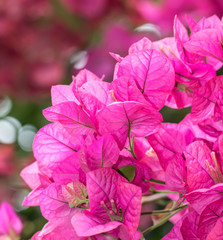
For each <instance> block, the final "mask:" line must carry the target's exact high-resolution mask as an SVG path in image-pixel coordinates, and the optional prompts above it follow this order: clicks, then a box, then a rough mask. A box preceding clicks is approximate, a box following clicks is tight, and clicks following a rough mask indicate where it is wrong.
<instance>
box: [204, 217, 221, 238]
mask: <svg viewBox="0 0 223 240" xmlns="http://www.w3.org/2000/svg"><path fill="white" fill-rule="evenodd" d="M221 239H223V217H221V218H219V219H218V221H217V222H216V224H215V226H214V228H213V229H212V230H211V232H210V233H209V234H208V236H207V239H206V240H221Z"/></svg>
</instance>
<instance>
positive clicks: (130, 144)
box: [128, 131, 136, 159]
mask: <svg viewBox="0 0 223 240" xmlns="http://www.w3.org/2000/svg"><path fill="white" fill-rule="evenodd" d="M128 137H129V147H130V152H131V154H132V156H133V157H134V158H135V159H136V155H135V153H134V150H133V147H134V137H132V141H131V136H130V131H129V133H128Z"/></svg>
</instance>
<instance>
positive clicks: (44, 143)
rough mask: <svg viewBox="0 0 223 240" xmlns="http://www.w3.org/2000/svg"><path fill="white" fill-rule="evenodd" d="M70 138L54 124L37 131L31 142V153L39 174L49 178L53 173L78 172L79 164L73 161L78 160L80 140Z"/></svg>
mask: <svg viewBox="0 0 223 240" xmlns="http://www.w3.org/2000/svg"><path fill="white" fill-rule="evenodd" d="M71 136H72V135H70V134H68V132H67V131H65V130H64V129H63V128H59V127H58V126H56V125H55V124H49V125H47V126H45V127H43V128H42V129H40V130H39V132H38V133H37V134H36V136H35V139H34V142H33V152H34V156H35V158H36V159H37V162H38V166H39V169H40V171H41V172H44V173H46V174H48V175H49V176H50V175H51V174H52V172H53V171H56V172H68V173H72V172H75V171H77V170H78V168H79V166H78V165H79V163H78V160H77V161H75V159H78V153H77V151H78V150H79V148H80V144H81V138H73V137H72V138H71ZM61 163H63V164H61Z"/></svg>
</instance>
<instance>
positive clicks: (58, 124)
mask: <svg viewBox="0 0 223 240" xmlns="http://www.w3.org/2000/svg"><path fill="white" fill-rule="evenodd" d="M187 20H188V26H189V28H188V29H186V28H185V27H184V25H183V24H182V23H181V22H180V20H179V19H178V18H177V17H175V21H174V37H172V38H165V39H163V40H160V41H156V42H151V41H150V40H149V39H147V38H143V39H142V40H140V41H139V42H136V43H134V44H133V45H132V46H131V47H130V48H129V53H128V55H127V56H126V57H121V56H119V55H117V54H114V53H111V55H112V56H113V57H114V58H115V59H116V60H117V64H116V66H115V70H114V80H113V82H112V83H108V82H105V81H103V79H104V77H102V78H99V77H97V76H96V75H94V74H93V73H91V72H90V71H88V70H82V71H80V72H79V74H78V75H77V76H75V77H73V81H72V83H71V84H70V85H67V86H66V85H57V86H53V87H52V91H51V94H52V107H49V108H47V109H45V110H44V111H43V114H44V116H45V117H46V119H47V120H49V121H51V122H52V123H50V124H48V125H47V126H45V127H43V128H42V129H41V130H39V132H38V133H37V135H36V137H35V139H34V144H33V151H34V155H35V158H36V162H34V163H33V164H31V165H30V166H28V167H26V168H25V169H24V170H23V171H22V173H21V176H22V178H23V179H24V180H25V182H26V183H27V184H28V185H29V186H30V187H31V188H32V192H31V193H30V194H29V195H28V196H27V197H26V198H25V200H24V203H23V204H24V205H25V206H40V209H41V212H42V215H43V216H44V217H45V218H46V219H47V220H48V223H47V224H46V225H45V226H44V228H43V229H42V230H41V231H40V232H37V233H36V234H35V235H34V236H33V238H32V239H35V240H37V239H38V240H39V239H65V240H66V239H67V240H71V239H96V240H102V239H125V240H128V239H129V240H136V239H143V234H142V233H141V232H140V229H139V228H138V225H139V220H140V215H141V214H143V215H144V214H146V213H141V205H142V202H145V201H146V199H148V197H151V195H152V194H156V193H157V192H171V193H175V194H171V195H168V196H169V197H170V198H171V199H172V203H173V204H172V205H171V206H167V208H166V209H164V210H163V211H161V210H155V211H152V212H150V214H160V213H162V214H164V216H163V215H162V217H161V218H160V219H159V221H158V223H157V224H156V225H154V226H152V227H150V228H148V229H147V230H145V231H144V232H143V233H147V232H148V231H151V230H152V229H154V228H155V227H156V226H160V224H162V223H163V222H165V221H167V220H168V219H170V218H171V220H172V221H173V222H174V223H175V225H174V227H173V229H172V231H171V232H170V233H169V234H168V235H166V236H165V237H164V238H163V239H165V240H168V239H177V240H180V239H191V238H195V239H206V240H214V239H215V240H217V239H219V240H220V239H222V238H223V232H222V229H223V206H222V202H223V134H222V131H223V124H222V119H223V79H222V76H221V75H220V74H221V73H220V71H221V70H220V69H221V67H222V65H223V50H222V41H223V28H222V21H221V20H220V19H219V18H218V17H216V16H212V17H209V18H203V19H201V20H200V21H199V22H198V23H196V22H195V21H194V20H193V19H191V18H189V17H188V18H187ZM188 32H189V34H188ZM164 105H166V106H168V107H171V108H175V109H180V108H184V107H189V106H191V112H190V113H189V114H188V115H187V116H186V117H185V118H184V119H183V120H182V121H181V122H180V123H178V124H176V123H166V122H162V121H163V118H162V115H161V114H160V112H159V111H160V110H161V109H162V108H163V107H164ZM147 214H149V213H147ZM175 214H177V215H176V216H175V217H174V218H172V217H173V216H174V215H175ZM194 236H196V237H194Z"/></svg>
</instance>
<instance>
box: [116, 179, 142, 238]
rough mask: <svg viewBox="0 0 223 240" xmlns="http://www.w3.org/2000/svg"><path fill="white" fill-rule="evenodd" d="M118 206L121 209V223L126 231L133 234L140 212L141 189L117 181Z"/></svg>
mask: <svg viewBox="0 0 223 240" xmlns="http://www.w3.org/2000/svg"><path fill="white" fill-rule="evenodd" d="M117 197H118V203H117V204H118V207H120V208H121V209H122V213H123V220H122V222H123V224H125V226H126V227H127V229H128V233H129V234H130V235H131V234H134V233H135V232H136V230H137V228H138V225H139V220H140V213H141V197H142V191H141V189H140V188H139V187H137V186H135V185H133V184H130V183H123V182H119V183H117Z"/></svg>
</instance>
